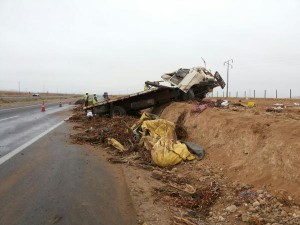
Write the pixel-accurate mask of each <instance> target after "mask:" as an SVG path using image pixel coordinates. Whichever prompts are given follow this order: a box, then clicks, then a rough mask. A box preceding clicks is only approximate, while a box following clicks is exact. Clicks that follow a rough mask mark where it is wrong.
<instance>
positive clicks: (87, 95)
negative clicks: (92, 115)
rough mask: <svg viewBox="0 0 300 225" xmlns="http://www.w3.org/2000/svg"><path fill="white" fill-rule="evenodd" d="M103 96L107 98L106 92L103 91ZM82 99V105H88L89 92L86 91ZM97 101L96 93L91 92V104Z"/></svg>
mask: <svg viewBox="0 0 300 225" xmlns="http://www.w3.org/2000/svg"><path fill="white" fill-rule="evenodd" d="M103 98H104V99H108V94H107V92H104V94H103ZM83 101H84V106H88V105H89V93H88V92H86V93H85V95H84V96H83ZM97 103H98V99H97V95H96V94H95V93H94V94H93V100H92V104H93V105H96V104H97Z"/></svg>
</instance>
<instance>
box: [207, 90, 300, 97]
mask: <svg viewBox="0 0 300 225" xmlns="http://www.w3.org/2000/svg"><path fill="white" fill-rule="evenodd" d="M208 97H212V98H227V97H228V98H265V99H267V98H272V99H274V98H275V99H277V98H281V99H282V98H284V99H294V98H300V96H296V95H293V91H292V89H289V90H286V91H284V92H283V91H281V92H279V91H278V89H275V90H272V91H271V90H267V89H266V90H263V91H261V90H260V91H259V93H258V92H257V90H255V89H254V90H248V91H246V90H245V91H235V92H232V91H229V92H228V96H226V91H225V90H224V91H213V92H211V93H209V94H208Z"/></svg>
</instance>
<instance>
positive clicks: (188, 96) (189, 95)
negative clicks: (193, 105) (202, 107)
mask: <svg viewBox="0 0 300 225" xmlns="http://www.w3.org/2000/svg"><path fill="white" fill-rule="evenodd" d="M181 98H182V100H183V101H187V100H194V99H195V94H194V91H193V90H192V89H190V90H189V91H188V92H187V93H183V94H182V96H181Z"/></svg>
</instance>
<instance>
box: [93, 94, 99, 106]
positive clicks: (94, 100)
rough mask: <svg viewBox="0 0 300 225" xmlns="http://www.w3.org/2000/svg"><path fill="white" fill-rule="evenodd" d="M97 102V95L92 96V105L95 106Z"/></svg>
mask: <svg viewBox="0 0 300 225" xmlns="http://www.w3.org/2000/svg"><path fill="white" fill-rule="evenodd" d="M97 102H98V99H97V95H96V94H94V96H93V105H96V104H97Z"/></svg>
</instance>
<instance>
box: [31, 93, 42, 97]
mask: <svg viewBox="0 0 300 225" xmlns="http://www.w3.org/2000/svg"><path fill="white" fill-rule="evenodd" d="M32 96H33V97H40V94H39V93H33V94H32Z"/></svg>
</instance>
